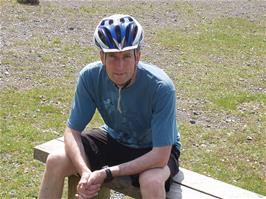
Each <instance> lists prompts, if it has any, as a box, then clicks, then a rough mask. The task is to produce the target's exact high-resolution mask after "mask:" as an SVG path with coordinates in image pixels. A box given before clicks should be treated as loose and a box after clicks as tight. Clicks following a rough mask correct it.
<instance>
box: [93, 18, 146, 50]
mask: <svg viewBox="0 0 266 199" xmlns="http://www.w3.org/2000/svg"><path fill="white" fill-rule="evenodd" d="M143 38H144V32H143V29H142V27H141V25H140V24H139V22H138V21H137V20H136V19H134V18H133V17H131V16H129V15H120V14H115V15H112V16H110V17H106V18H103V19H102V20H101V22H100V23H99V24H98V26H97V28H96V30H95V32H94V42H95V44H96V45H97V46H98V47H99V48H100V49H101V50H103V52H122V51H126V50H131V49H136V48H138V47H139V46H140V44H141V43H142V41H143Z"/></svg>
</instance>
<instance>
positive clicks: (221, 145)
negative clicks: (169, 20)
mask: <svg viewBox="0 0 266 199" xmlns="http://www.w3.org/2000/svg"><path fill="white" fill-rule="evenodd" d="M264 38H265V27H263V26H261V25H258V24H256V23H253V22H250V21H248V20H244V19H240V18H225V19H217V20H214V21H212V22H211V23H205V24H201V25H197V26H195V27H194V28H193V30H192V31H190V32H186V31H185V30H182V29H171V30H169V29H162V30H160V31H158V33H157V34H156V36H155V40H156V41H158V42H160V45H162V46H163V47H165V48H167V49H172V51H177V52H178V53H179V57H178V59H179V60H180V61H179V62H180V63H181V64H179V67H178V68H174V69H172V68H169V70H170V71H171V73H170V74H174V75H173V76H175V77H174V78H175V79H176V80H177V82H176V87H177V91H178V95H180V97H181V98H182V97H184V98H187V97H190V98H192V99H195V100H196V99H201V100H202V99H203V100H205V101H206V102H207V103H205V104H204V105H200V106H197V107H195V109H197V110H198V111H199V110H201V111H202V112H205V113H206V112H209V111H213V114H217V115H221V118H220V121H217V122H218V123H221V121H223V120H225V121H224V123H226V122H231V123H232V125H229V126H228V127H226V124H224V125H220V127H219V128H218V129H217V128H216V129H208V128H206V127H205V126H204V125H201V124H198V125H196V126H193V125H187V124H186V123H185V122H182V123H181V132H182V136H183V137H182V138H183V148H184V151H183V156H182V164H183V166H185V167H187V168H191V169H193V170H194V171H198V172H200V173H204V174H206V175H210V176H212V177H215V178H217V179H220V180H222V181H225V182H228V183H232V184H235V185H237V186H241V187H244V188H246V189H249V190H252V191H255V192H258V193H261V194H264V195H265V194H266V189H265V187H266V181H265V177H266V176H265V173H263V172H262V171H263V170H265V162H266V158H265V151H264V150H263V149H264V148H265V146H266V145H265V140H266V132H265V125H266V123H265V121H266V117H265V114H264V113H265V111H266V108H265V104H266V95H265V93H263V92H259V90H260V89H262V88H265V87H266V82H265V79H264V78H263V74H264V76H265V74H266V69H265V56H264V55H265V53H266V47H265V39H264ZM174 71H175V72H174ZM176 71H177V72H176ZM179 71H181V72H179ZM184 73H186V76H184V75H183V74H184ZM180 108H184V109H187V108H190V107H187V105H185V106H184V107H180ZM221 113H223V114H221ZM223 115H224V117H225V119H223V118H222V116H223ZM226 117H233V118H236V120H229V121H226ZM251 138H252V139H251Z"/></svg>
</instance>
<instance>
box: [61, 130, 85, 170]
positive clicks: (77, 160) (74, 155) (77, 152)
mask: <svg viewBox="0 0 266 199" xmlns="http://www.w3.org/2000/svg"><path fill="white" fill-rule="evenodd" d="M64 142H65V150H66V153H67V155H68V157H69V158H70V159H71V161H72V163H73V165H74V167H75V168H76V170H77V172H78V173H79V174H80V175H82V173H84V172H90V170H89V168H88V160H87V158H86V155H85V151H84V147H83V145H82V142H81V136H80V132H78V131H76V130H73V129H71V128H69V127H67V128H66V130H65V133H64Z"/></svg>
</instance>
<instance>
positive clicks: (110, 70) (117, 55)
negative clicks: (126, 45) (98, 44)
mask: <svg viewBox="0 0 266 199" xmlns="http://www.w3.org/2000/svg"><path fill="white" fill-rule="evenodd" d="M139 59H140V52H139V51H138V50H137V51H136V57H135V56H134V50H128V51H124V52H110V53H105V54H104V53H103V52H101V60H102V63H103V64H104V65H105V68H106V72H107V74H108V76H109V78H110V79H111V80H112V81H113V82H114V83H115V84H116V85H117V86H119V87H123V86H124V85H125V84H126V83H127V82H128V81H129V80H130V79H131V78H133V77H134V72H135V66H136V65H137V64H138V62H139Z"/></svg>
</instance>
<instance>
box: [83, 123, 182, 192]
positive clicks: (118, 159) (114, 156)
mask: <svg viewBox="0 0 266 199" xmlns="http://www.w3.org/2000/svg"><path fill="white" fill-rule="evenodd" d="M81 140H82V143H83V146H84V150H85V153H86V155H87V158H88V160H89V163H90V166H91V170H92V171H93V170H99V169H101V168H102V167H103V166H107V165H108V166H114V165H118V164H121V163H124V162H128V161H131V160H134V159H136V158H138V157H139V156H142V155H144V154H145V153H147V152H149V151H151V149H152V148H140V149H137V148H131V147H128V146H125V145H122V144H120V143H119V142H117V141H116V140H115V139H113V138H112V137H111V136H110V135H109V134H107V133H106V132H105V131H103V130H101V129H98V128H94V129H90V130H85V131H83V132H82V133H81ZM179 155H180V152H179V151H178V150H177V149H176V148H175V147H172V151H171V155H170V158H169V161H168V164H167V165H168V167H169V169H170V177H169V178H168V180H167V181H166V183H165V189H166V191H169V188H170V184H171V181H172V177H173V176H175V175H176V174H177V173H178V171H179V163H178V159H179ZM138 176H139V175H133V176H131V180H132V185H134V186H137V187H139V181H138Z"/></svg>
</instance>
